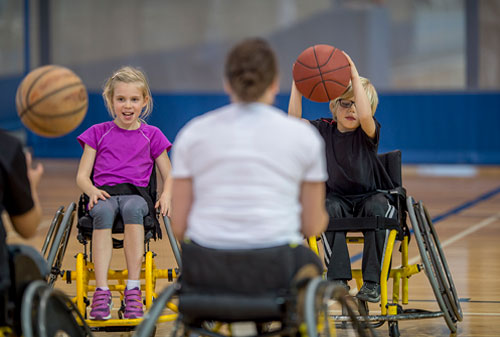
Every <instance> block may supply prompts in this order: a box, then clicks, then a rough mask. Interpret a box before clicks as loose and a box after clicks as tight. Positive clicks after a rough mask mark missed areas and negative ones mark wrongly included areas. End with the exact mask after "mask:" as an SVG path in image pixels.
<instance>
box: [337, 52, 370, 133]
mask: <svg viewBox="0 0 500 337" xmlns="http://www.w3.org/2000/svg"><path fill="white" fill-rule="evenodd" d="M344 55H345V56H346V57H347V60H348V61H349V64H350V66H351V82H352V90H353V92H354V100H355V101H356V112H357V114H358V117H359V122H360V124H361V128H362V129H363V131H364V132H365V133H366V134H367V135H368V137H370V138H374V137H375V131H376V126H375V120H374V119H373V113H372V109H371V106H370V101H369V100H368V96H367V95H366V92H365V89H364V88H363V85H362V84H361V79H360V78H359V74H358V70H357V69H356V65H355V64H354V62H353V61H352V59H351V57H350V56H349V55H347V53H345V52H344Z"/></svg>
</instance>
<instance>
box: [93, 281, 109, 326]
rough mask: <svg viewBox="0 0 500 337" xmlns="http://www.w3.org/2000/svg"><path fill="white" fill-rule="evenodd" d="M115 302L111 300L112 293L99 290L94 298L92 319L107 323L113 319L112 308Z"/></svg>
mask: <svg viewBox="0 0 500 337" xmlns="http://www.w3.org/2000/svg"><path fill="white" fill-rule="evenodd" d="M112 307H113V301H112V299H111V291H109V289H108V290H102V289H101V288H97V289H96V290H95V293H94V296H93V297H92V306H91V308H92V310H90V315H89V317H90V319H93V320H97V321H105V320H108V319H110V318H111V308H112Z"/></svg>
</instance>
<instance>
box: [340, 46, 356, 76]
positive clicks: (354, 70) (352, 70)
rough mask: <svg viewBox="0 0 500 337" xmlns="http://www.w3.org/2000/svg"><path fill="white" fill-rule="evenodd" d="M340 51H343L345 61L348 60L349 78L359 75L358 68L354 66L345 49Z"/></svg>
mask: <svg viewBox="0 0 500 337" xmlns="http://www.w3.org/2000/svg"><path fill="white" fill-rule="evenodd" d="M342 53H344V55H345V57H346V58H347V61H349V65H350V66H351V79H352V78H354V77H359V74H358V69H357V68H356V65H355V64H354V62H353V61H352V59H351V57H350V56H349V55H348V54H347V53H346V52H345V51H342Z"/></svg>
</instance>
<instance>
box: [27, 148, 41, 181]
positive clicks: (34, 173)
mask: <svg viewBox="0 0 500 337" xmlns="http://www.w3.org/2000/svg"><path fill="white" fill-rule="evenodd" d="M25 155H26V167H27V168H28V172H27V174H28V180H29V181H30V184H31V187H32V188H33V189H37V187H38V184H39V183H40V180H41V178H42V175H43V166H42V164H41V163H38V164H37V165H36V166H35V167H34V168H33V166H32V163H33V159H32V157H31V153H30V152H26V153H25Z"/></svg>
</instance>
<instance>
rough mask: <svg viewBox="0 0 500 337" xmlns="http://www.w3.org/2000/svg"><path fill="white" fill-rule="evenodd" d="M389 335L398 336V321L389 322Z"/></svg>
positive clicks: (391, 336)
mask: <svg viewBox="0 0 500 337" xmlns="http://www.w3.org/2000/svg"><path fill="white" fill-rule="evenodd" d="M389 336H390V337H399V336H400V333H399V326H398V322H389Z"/></svg>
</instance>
